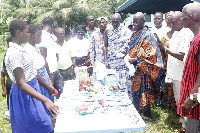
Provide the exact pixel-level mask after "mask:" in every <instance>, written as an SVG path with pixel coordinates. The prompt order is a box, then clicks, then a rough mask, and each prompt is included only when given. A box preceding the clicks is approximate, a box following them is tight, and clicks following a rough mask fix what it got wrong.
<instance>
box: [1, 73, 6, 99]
mask: <svg viewBox="0 0 200 133" xmlns="http://www.w3.org/2000/svg"><path fill="white" fill-rule="evenodd" d="M1 86H2V89H3V92H2V96H3V97H6V92H7V91H6V87H5V73H4V72H1Z"/></svg>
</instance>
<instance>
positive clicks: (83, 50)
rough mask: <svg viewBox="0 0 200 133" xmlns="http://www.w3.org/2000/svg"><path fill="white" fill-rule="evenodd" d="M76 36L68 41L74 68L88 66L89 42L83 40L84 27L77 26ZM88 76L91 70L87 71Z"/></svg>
mask: <svg viewBox="0 0 200 133" xmlns="http://www.w3.org/2000/svg"><path fill="white" fill-rule="evenodd" d="M75 33H76V36H75V37H74V38H72V39H70V40H69V41H68V43H69V45H71V48H72V57H74V58H73V65H74V68H75V67H76V66H87V67H88V66H90V42H89V40H88V39H86V38H84V36H85V30H84V27H83V26H81V25H79V26H77V27H76V29H75ZM88 72H89V73H90V75H91V74H92V72H91V70H90V69H88Z"/></svg>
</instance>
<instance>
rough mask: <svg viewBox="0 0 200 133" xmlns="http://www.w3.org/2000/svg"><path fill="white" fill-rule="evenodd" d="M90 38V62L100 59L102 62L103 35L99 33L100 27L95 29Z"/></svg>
mask: <svg viewBox="0 0 200 133" xmlns="http://www.w3.org/2000/svg"><path fill="white" fill-rule="evenodd" d="M91 40H92V41H91V44H92V45H91V51H90V58H91V64H94V62H95V61H100V62H101V63H104V53H103V47H104V35H103V34H101V32H100V29H97V30H96V31H94V32H93V33H92V35H91Z"/></svg>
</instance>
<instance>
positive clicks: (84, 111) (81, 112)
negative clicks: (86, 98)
mask: <svg viewBox="0 0 200 133" xmlns="http://www.w3.org/2000/svg"><path fill="white" fill-rule="evenodd" d="M87 110H88V107H85V106H80V107H77V111H78V113H79V115H86V114H87Z"/></svg>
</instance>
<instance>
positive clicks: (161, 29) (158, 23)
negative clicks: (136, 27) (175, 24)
mask: <svg viewBox="0 0 200 133" xmlns="http://www.w3.org/2000/svg"><path fill="white" fill-rule="evenodd" d="M163 20H164V19H163V13H162V12H156V13H155V14H154V25H155V26H154V27H153V28H151V32H152V33H156V34H157V35H158V37H159V39H161V37H162V35H163V34H165V33H167V32H168V31H170V29H169V28H168V27H165V26H163V25H162V23H163Z"/></svg>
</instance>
